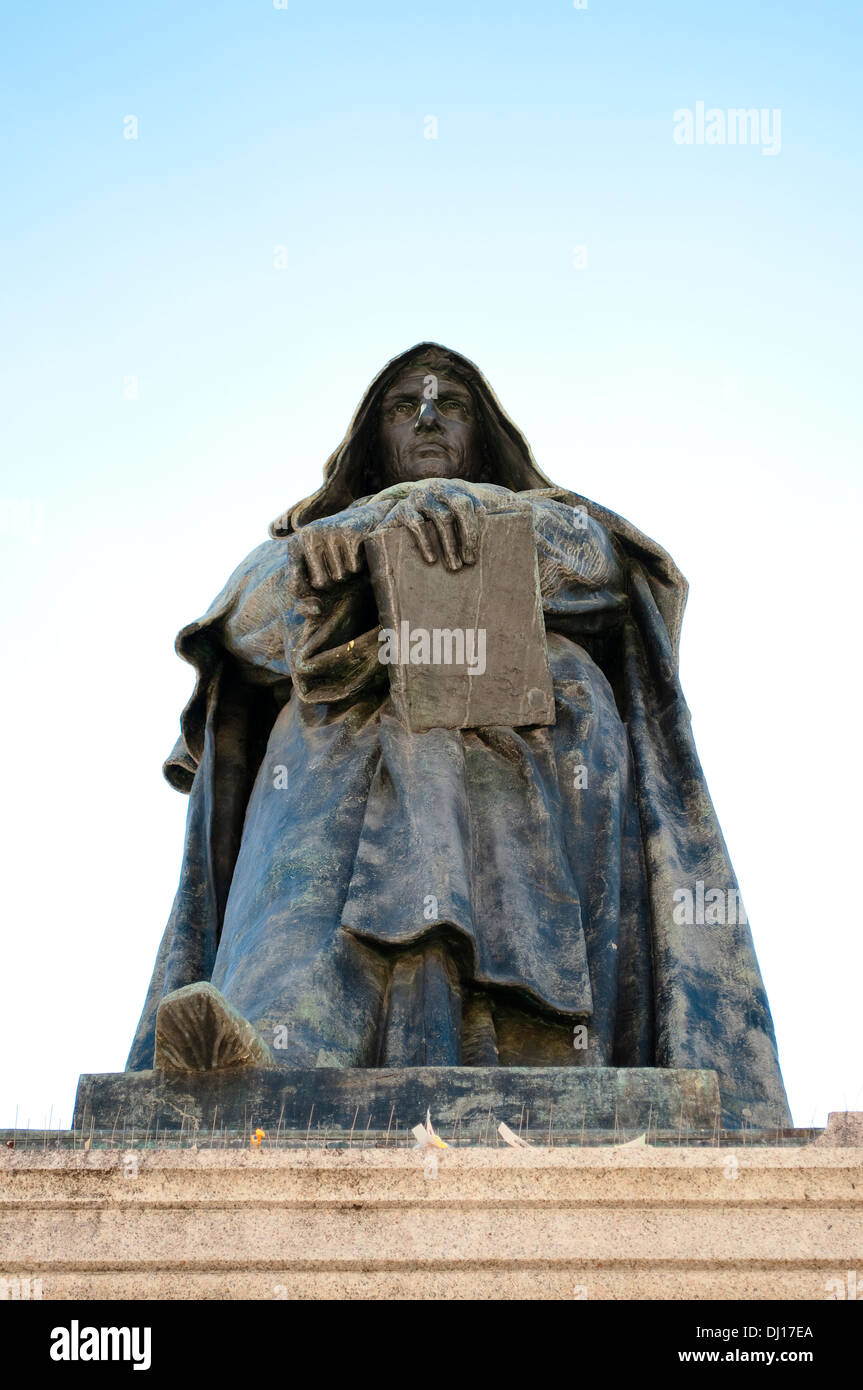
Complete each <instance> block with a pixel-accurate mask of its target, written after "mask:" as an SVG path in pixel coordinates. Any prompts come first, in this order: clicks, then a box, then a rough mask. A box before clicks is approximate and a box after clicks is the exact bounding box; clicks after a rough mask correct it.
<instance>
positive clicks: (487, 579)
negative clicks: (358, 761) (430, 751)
mask: <svg viewBox="0 0 863 1390" xmlns="http://www.w3.org/2000/svg"><path fill="white" fill-rule="evenodd" d="M365 551H366V557H367V559H368V564H369V571H370V574H371V579H372V585H373V588H374V593H375V598H376V601H377V607H378V616H379V618H380V623H381V632H380V634H379V651H378V657H379V659H380V661H381V662H382V663H383V664H385V665H387V666H388V668H389V680H390V690H391V694H392V701H393V706H394V708H395V712H396V714H397V715H398V717H399V718H400V719H401V721H402V723H403V724H404V725H405V727H406V728H408V729H410V730H411V731H412V732H417V733H420V732H424V731H426V730H428V729H441V728H443V729H469V728H479V727H482V726H488V725H502V726H505V727H508V728H516V727H519V726H521V725H529V724H553V723H554V720H555V714H554V693H553V690H552V684H551V675H550V673H549V668H548V651H547V648H546V641H545V624H544V622H543V615H542V598H541V594H540V588H539V570H538V566H537V559H536V544H535V540H534V532H533V518H532V516H531V515H530V513H529V512H516V511H512V512H496V513H490V514H487V515H485V516H484V517H482V518H481V521H480V540H479V547H478V555H477V559H476V562H475V563H474V564H473V565H464V566H463V567H462V568H461V569H459V570H456V571H452V570H449V569H447V568H446V566H445V565H444V563H443V561H442V559H440V558H438V560H437V562H436V563H435V564H429V563H428V561H426V560H424V559H423V557H422V555H421V554H420V552H419V549H418V547H417V544H416V541H415V540H414V538H413V536H412V535H411V533H410V531H408V530H407V529H406V528H405V527H403V526H399V527H394V528H393V529H392V530H390V531H386V530H384V531H380V532H378V533H376V534H375V535H373V536H371V537H369V538H368V539H367V540H366V541H365Z"/></svg>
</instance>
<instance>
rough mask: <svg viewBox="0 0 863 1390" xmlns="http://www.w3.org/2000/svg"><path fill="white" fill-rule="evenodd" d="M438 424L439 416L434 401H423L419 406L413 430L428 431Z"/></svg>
mask: <svg viewBox="0 0 863 1390" xmlns="http://www.w3.org/2000/svg"><path fill="white" fill-rule="evenodd" d="M439 424H440V416H439V415H438V413H437V410H436V408H435V403H434V401H431V400H424V401H423V403H422V405H421V406H420V413H419V415H418V416H417V418H416V423H415V424H414V429H415V430H430V429H434V428H436V426H438V425H439Z"/></svg>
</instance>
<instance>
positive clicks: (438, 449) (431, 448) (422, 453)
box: [413, 442, 450, 458]
mask: <svg viewBox="0 0 863 1390" xmlns="http://www.w3.org/2000/svg"><path fill="white" fill-rule="evenodd" d="M413 453H414V455H415V456H416V457H417V458H434V457H435V456H436V455H438V454H443V455H444V456H445V457H446V458H449V454H450V451H449V449H448V448H447V446H446V444H441V443H438V442H436V443H434V444H416V445H415V446H414V449H413Z"/></svg>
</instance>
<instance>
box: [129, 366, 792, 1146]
mask: <svg viewBox="0 0 863 1390" xmlns="http://www.w3.org/2000/svg"><path fill="white" fill-rule="evenodd" d="M437 361H443V363H444V365H445V366H446V368H447V369H448V370H450V371H452V372H454V373H456V374H457V375H459V376H460V378H461V379H462V380H463V381H464V382H465V383H466V384H467V385H468V386H469V388H470V390H471V393H472V395H473V398H474V401H475V402H476V405H477V414H478V417H479V423H480V427H481V433H482V438H483V441H484V450H485V455H486V472H485V477H486V479H487V481H486V482H484V483H483V484H481V485H479V487H478V492H479V494H480V495H481V496H482V498H483V501H484V504H485V505H486V506H487V507H488V508H489V509H492V510H493V509H494V507H495V506H496V505H498V500H499V502H500V505H501V506H502V507H503V506H505V505H507V503H508V501H509V502H511V501H512V498H513V495H515V496H516V497H517V498H518V500H519V504H520V505H522V506H529V507H530V508H531V511H532V514H533V518H534V528H535V534H536V539H537V551H538V559H539V570H540V577H541V588H542V596H543V609H544V614H545V621H546V628H547V633H548V643H549V657H550V665H551V671H552V678H553V683H554V690H555V698H556V709H557V722H556V725H555V726H553V727H552V728H551V729H541V730H540V729H537V730H533V729H531V730H518V731H512V730H474V731H451V730H432V731H431V733H430V734H425V735H411V734H408V733H407V732H406V731H405V730H404V729H403V728H402V727H401V725H400V724H399V722H398V721H397V720H395V719H394V718H393V716H392V713H391V710H390V708H389V701H388V691H387V686H386V675H385V670H382V668H381V666H380V663H379V662H378V660H377V656H378V643H377V627H376V622H375V614H374V609H373V607H371V608H370V606H369V599H370V595H369V589H368V581H367V578H366V579H363V578H362V577H361V578H360V579H359V580H358V581H356V582H351V583H350V584H348V585H345V586H342V587H339V588H337V589H336V590H334V591H330V592H329V593H328V594H325V595H324V594H320V593H317V594H312V593H311V592H310V591H309V590H308V586H307V585H305V584H304V580H303V574H302V563H301V559H300V556H299V551H298V546H297V534H298V532H299V531H300V530H301V528H302V526H303V525H306V524H308V523H309V522H310V521H313V520H315V519H317V518H319V517H323V516H330V515H333V514H335V513H337V512H341V511H344V510H345V509H346V508H349V507H351V506H356V505H357V504H359V503H361V502H363V501H365V502H368V499H369V497H370V495H371V496H372V497H373V501H372V504H371V505H373V506H376V507H379V508H380V516H381V519H383V518H384V517H385V516H386V515H387V513H388V511H389V509H390V508H391V507H392V506H393V504H394V501H395V500H397V498H398V497H400V496H402V495H404V489H405V486H406V485H402V487H401V488H394V489H386V490H384V491H383V492H381V491H379V489H378V481H379V480H378V479H376V478H375V455H374V439H375V431H376V424H377V406H378V403H379V401H380V398H381V396H382V394H383V392H384V391H385V390H386V389H387V386H388V385H389V383H390V382H391V381H392V380H393V379H394V378H395V376H396V374H397V373H398V372H400V371H401V370H403V368H404V367H405V366H406V365H407V364H408V363H411V362H413V363H416V362H423V363H427V362H432V364H433V365H434V363H435V362H437ZM685 601H686V582H685V580H684V579H683V577H682V576H681V575H680V573H679V571H678V570H677V568H676V567H675V565H674V564H673V562H672V561H671V559H670V558H669V556H668V555H667V554H666V553H665V552H664V551H663V550H662V549H661V547H659V546H658V545H656V544H655V543H654V542H653V541H651V540H649V539H648V538H647V537H645V536H643V535H642V534H641V533H640V532H638V531H637V530H636V529H635V528H634V527H633V526H631V525H630V524H629V523H628V522H626V521H624V520H623V519H622V518H620V517H618V516H617V515H615V514H614V513H613V512H610V511H608V510H607V509H605V508H603V507H600V506H597V505H596V504H595V503H593V502H591V501H590V500H588V499H587V498H584V497H581V496H580V495H578V494H575V493H571V492H569V491H566V490H564V489H560V488H555V487H553V486H552V485H551V484H550V483H549V480H548V479H547V478H545V477H544V476H543V475H542V474H541V473H540V471H539V470H538V468H537V467H536V464H535V463H534V461H533V459H532V457H531V454H530V450H529V448H528V445H527V443H526V441H525V440H524V439H523V437H522V436H521V435H520V433H519V432H518V430H517V429H516V428H515V426H514V425H513V424H512V422H511V421H509V420H508V418H507V417H506V416H505V415H504V413H503V411H502V410H501V408H500V406H499V404H498V402H497V401H496V399H495V397H494V395H493V393H492V392H491V389H490V387H489V386H488V384H487V383H486V382H485V380H484V378H483V377H482V376H481V374H480V373H479V371H478V370H477V369H476V367H474V366H473V364H471V363H469V362H468V361H467V360H466V359H464V358H462V357H460V356H459V355H458V354H454V353H450V352H449V351H448V350H446V349H441V348H439V347H437V346H436V345H433V344H422V345H420V346H419V347H418V348H415V349H411V350H410V351H409V352H408V353H405V354H402V355H401V356H400V357H398V358H396V359H394V361H393V362H392V363H390V364H388V366H387V367H386V368H385V369H384V371H383V372H382V373H381V374H380V375H379V376H378V378H377V379H376V380H375V381H374V382H373V383H372V385H371V387H370V388H369V391H368V392H367V393H366V396H365V397H364V399H363V401H362V403H361V405H360V407H359V409H358V411H357V413H356V415H355V417H354V420H353V421H352V424H351V426H350V428H349V430H348V433H347V435H346V437H345V440H344V441H343V442H342V444H341V445H340V446H339V448H338V449H337V450H336V451H335V453H334V454H333V455H332V457H331V459H330V460H329V461H328V463H327V466H326V469H325V477H324V484H323V487H322V488H321V489H320V490H319V492H317V493H316V494H314V495H313V496H312V497H311V498H309V499H306V501H305V502H303V503H300V504H299V505H298V506H297V507H295V508H293V509H292V510H291V511H290V512H289V513H287V514H285V515H284V516H283V517H281V518H279V520H278V521H277V522H275V523H274V524H273V527H272V528H271V539H270V540H268V541H266V542H265V543H264V544H263V545H261V546H259V547H258V548H257V549H256V550H255V551H253V552H252V554H251V555H250V556H248V557H247V559H246V560H245V561H244V562H243V563H242V564H241V565H240V567H239V568H238V569H237V571H236V572H235V573H234V575H232V577H231V579H230V580H229V581H228V583H227V585H226V586H225V588H224V589H223V590H222V593H221V594H220V595H219V596H218V598H217V599H216V600H215V602H214V603H213V604H212V606H211V607H210V609H209V610H208V612H207V613H206V614H205V615H204V617H203V618H201V619H200V620H199V621H198V622H195V623H192V624H191V625H190V626H188V627H186V628H184V629H183V631H182V632H181V633H180V635H179V637H178V639H177V650H178V652H179V653H180V655H181V656H183V657H184V658H185V659H186V660H188V661H190V662H191V663H192V664H193V665H194V666H195V669H196V673H197V680H196V685H195V691H194V694H193V696H192V699H191V700H190V702H189V704H188V705H187V707H186V709H185V711H184V712H183V716H182V724H181V727H182V732H181V737H180V739H179V740H178V742H177V745H176V747H175V749H174V751H173V753H172V754H171V756H170V758H169V759H168V761H167V763H166V766H165V772H166V776H167V777H168V780H169V781H170V782H171V783H172V785H174V786H175V787H177V788H178V789H180V790H183V791H186V792H189V794H190V804H189V816H188V823H187V833H186V844H185V850H184V857H183V867H182V872H181V880H180V886H179V889H178V892H177V896H176V899H175V903H174V908H173V911H172V913H171V917H170V920H169V922H168V925H167V928H166V930H165V934H164V937H163V940H162V944H161V947H160V950H159V954H158V957H157V961H156V966H155V970H154V973H153V978H152V982H151V985H150V989H149V993H148V996H147V1000H146V1003H145V1007H144V1011H143V1014H142V1017H141V1021H140V1024H139V1027H138V1031H137V1034H136V1037H135V1040H134V1043H133V1046H132V1050H131V1053H130V1056H129V1061H128V1064H127V1067H128V1069H130V1070H143V1069H147V1068H149V1067H151V1066H152V1064H153V1049H154V1032H155V1016H156V1010H157V1008H158V1004H159V1001H160V1000H161V998H162V997H163V995H164V994H166V993H169V992H170V991H172V990H175V989H178V988H180V987H181V986H183V985H187V984H191V983H194V982H196V981H199V980H211V981H212V982H213V984H215V985H216V986H217V987H218V988H219V989H220V990H222V992H223V993H224V994H225V995H226V997H228V998H229V999H230V1000H231V1002H232V1003H234V1004H235V1005H236V1006H237V1007H238V1008H239V1009H240V1011H241V1012H243V1013H244V1014H245V1016H246V1017H247V1018H249V1019H250V1020H251V1021H252V1022H254V1024H255V1026H256V1027H258V1028H259V1030H260V1031H262V1033H264V1035H265V1036H266V1032H265V1030H267V1029H271V1028H272V1029H274V1030H275V1029H276V1028H278V1027H279V1025H280V1023H281V1022H282V1021H284V1020H287V1022H288V1025H289V1026H288V1029H287V1031H288V1032H289V1034H290V1040H289V1051H288V1052H287V1053H286V1054H284V1055H285V1060H286V1061H287V1062H288V1063H289V1064H293V1065H305V1064H308V1065H315V1064H317V1065H374V1064H375V1063H376V1061H377V1062H380V1060H381V1057H380V1053H379V1052H377V1053H376V1051H375V1047H376V1041H375V1040H376V1038H378V1037H379V1033H378V1028H377V1022H376V1015H377V1014H378V1013H379V1012H380V1009H381V1008H382V1007H383V1003H384V998H385V993H386V979H385V971H384V970H383V969H382V965H381V962H382V959H383V957H382V956H381V949H383V948H392V947H398V946H400V945H402V944H404V943H406V942H410V941H414V940H416V939H418V938H419V937H420V936H421V934H422V931H423V929H424V915H423V913H422V912H421V910H420V906H419V905H420V904H421V903H423V902H424V901H427V896H428V893H429V892H430V891H433V892H434V898H435V905H436V909H437V916H436V918H435V920H436V922H439V923H445V924H448V925H451V926H452V927H453V929H454V930H455V931H456V933H457V934H458V936H459V938H460V940H462V941H463V942H464V943H466V951H467V956H468V958H469V960H470V962H471V965H470V969H471V971H472V976H473V981H474V983H476V984H477V985H479V986H490V987H492V988H493V989H494V990H496V991H497V992H498V996H499V997H501V998H502V997H504V996H506V995H507V993H508V992H509V993H511V994H512V997H513V998H516V997H519V998H524V999H526V1000H528V1001H529V1002H530V1003H531V1006H533V1007H536V1008H538V1009H540V1010H545V1011H547V1012H548V1013H550V1014H553V1015H555V1016H557V1017H560V1018H563V1019H569V1020H570V1021H572V1020H585V1021H587V1022H588V1023H589V1031H590V1034H591V1047H590V1050H589V1051H588V1053H587V1054H586V1055H583V1056H578V1055H576V1054H573V1055H572V1057H571V1059H568V1060H571V1061H572V1062H573V1064H577V1063H579V1062H582V1063H584V1062H587V1063H588V1064H593V1065H617V1066H645V1065H648V1066H649V1065H656V1066H660V1067H684V1068H686V1067H690V1068H712V1069H714V1070H716V1071H717V1073H718V1075H719V1083H720V1092H721V1095H722V1102H723V1122H724V1123H725V1124H726V1125H728V1126H730V1127H737V1126H741V1125H743V1124H745V1123H750V1124H753V1125H759V1126H764V1127H775V1126H784V1125H787V1124H789V1123H790V1116H789V1113H788V1106H787V1101H786V1098H785V1092H784V1088H783V1084H782V1079H781V1075H780V1072H779V1066H778V1060H777V1053H776V1042H775V1037H774V1032H773V1025H772V1021H771V1017H770V1011H769V1007H768V1003H767V999H766V995H765V991H764V987H763V984H762V980H761V976H760V972H759V968H758V964H757V960H756V957H755V952H754V948H753V943H752V937H751V933H750V929H749V926H748V923H747V921H746V918H745V913H743V912H742V910H741V909H740V898H739V893H738V891H737V883H736V880H735V878H734V874H733V870H732V867H731V864H730V862H729V858H728V853H727V850H726V847H725V843H724V840H723V837H722V833H721V830H720V828H719V825H718V823H717V819H716V815H715V812H714V809H713V806H712V803H711V800H710V796H709V793H708V790H707V787H706V784H705V780H704V776H703V773H702V770H701V767H700V763H699V760H698V756H697V753H696V750H695V746H694V742H693V737H692V732H691V727H690V721H689V713H688V710H687V707H686V704H685V701H684V699H683V695H682V692H681V689H680V683H679V679H678V673H677V661H678V642H679V635H680V624H681V620H682V615H683V609H684V605H685ZM573 766H578V767H582V768H587V770H588V773H589V786H590V788H591V795H590V800H589V801H588V800H587V793H586V792H585V791H582V792H581V793H580V794H578V793H577V792H575V791H574V789H573V785H572V778H571V768H572V767H573ZM429 806H433V807H434V808H435V814H434V816H433V817H432V816H430V815H429V813H428V809H427V808H428V807H429ZM465 845H468V846H469V852H466V851H465ZM687 895H688V896H687ZM705 900H706V901H707V903H708V904H710V903H720V904H721V906H720V907H719V908H718V909H717V908H714V909H713V910H711V909H710V907H708V910H707V911H706V912H705V911H703V910H700V911H699V910H696V911H695V912H691V911H687V904H688V903H696V904H698V905H703V904H704V902H705ZM291 1048H293V1051H291V1050H290V1049H291ZM384 1060H385V1059H384ZM501 1060H504V1057H503V1054H502V1056H501Z"/></svg>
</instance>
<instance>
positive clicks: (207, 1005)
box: [153, 982, 273, 1071]
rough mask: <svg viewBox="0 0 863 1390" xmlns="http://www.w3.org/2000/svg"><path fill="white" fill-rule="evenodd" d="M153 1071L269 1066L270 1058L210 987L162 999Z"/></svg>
mask: <svg viewBox="0 0 863 1390" xmlns="http://www.w3.org/2000/svg"><path fill="white" fill-rule="evenodd" d="M153 1065H154V1067H155V1068H156V1070H157V1071H158V1070H165V1071H212V1070H214V1069H220V1070H221V1069H223V1068H225V1067H269V1066H272V1065H273V1054H272V1052H271V1051H270V1049H269V1047H268V1046H267V1044H266V1043H265V1042H264V1040H263V1038H262V1037H261V1035H260V1033H259V1032H258V1031H257V1029H255V1028H253V1027H252V1025H251V1023H249V1022H248V1021H247V1020H246V1019H245V1018H243V1015H242V1014H241V1013H238V1011H237V1010H236V1009H235V1008H233V1006H232V1005H231V1004H229V1003H228V1001H227V999H225V997H224V996H223V995H222V994H220V993H219V991H218V990H217V989H216V988H214V986H213V985H210V984H206V983H204V982H201V983H200V984H195V985H186V986H185V987H184V988H183V989H175V990H174V991H173V993H172V994H166V995H165V997H164V999H163V1000H162V1002H161V1004H160V1005H159V1011H158V1013H157V1014H156V1051H155V1056H154V1059H153Z"/></svg>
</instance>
